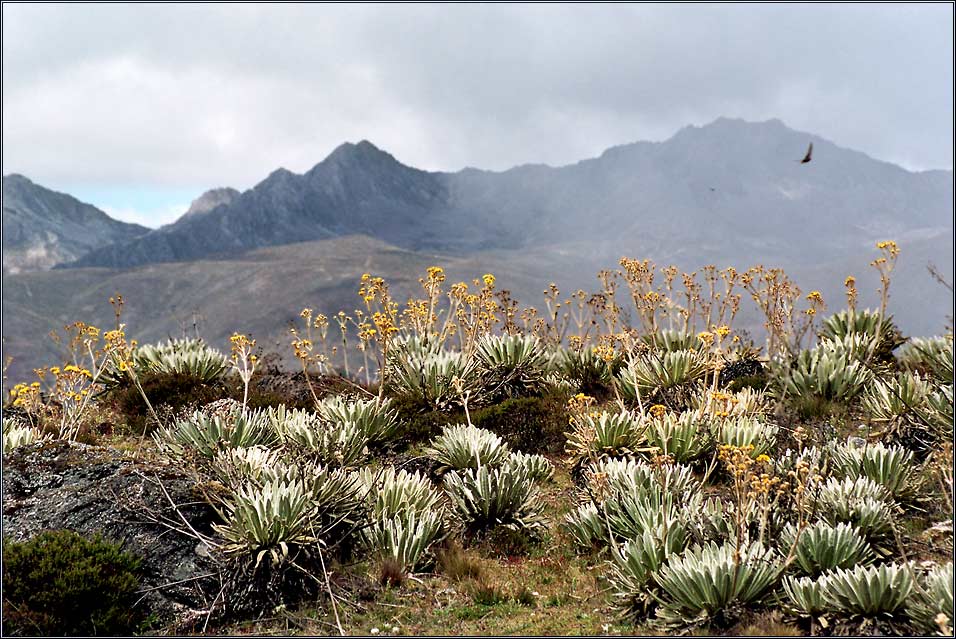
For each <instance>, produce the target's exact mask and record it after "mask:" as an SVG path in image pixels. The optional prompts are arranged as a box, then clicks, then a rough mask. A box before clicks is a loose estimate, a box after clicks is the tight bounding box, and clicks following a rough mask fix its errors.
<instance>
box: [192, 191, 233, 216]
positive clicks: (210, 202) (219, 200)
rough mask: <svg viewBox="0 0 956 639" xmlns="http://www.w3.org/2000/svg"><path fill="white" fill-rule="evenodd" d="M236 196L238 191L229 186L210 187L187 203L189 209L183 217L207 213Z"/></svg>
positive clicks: (229, 201) (228, 202)
mask: <svg viewBox="0 0 956 639" xmlns="http://www.w3.org/2000/svg"><path fill="white" fill-rule="evenodd" d="M237 197H239V191H237V190H236V189H233V188H230V187H225V188H219V189H210V190H208V191H206V192H205V193H203V194H202V195H200V196H199V197H197V198H196V199H195V200H193V202H192V204H190V205H189V209H188V210H187V211H186V212H185V213H183V218H186V217H195V216H197V215H201V214H202V213H208V212H209V211H211V210H213V209H215V208H218V207H220V206H223V205H224V204H230V203H232V201H233V200H235V199H236V198H237ZM180 219H182V218H180Z"/></svg>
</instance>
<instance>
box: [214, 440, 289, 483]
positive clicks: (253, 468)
mask: <svg viewBox="0 0 956 639" xmlns="http://www.w3.org/2000/svg"><path fill="white" fill-rule="evenodd" d="M282 463H283V462H282V461H281V458H280V454H279V451H276V450H271V449H269V448H267V447H265V446H250V447H248V448H246V447H242V446H240V447H237V448H226V449H224V450H220V451H219V452H218V453H216V456H215V457H214V458H213V461H212V464H211V467H212V471H213V474H214V475H215V476H216V477H217V478H218V479H219V481H221V482H222V483H223V484H224V485H226V486H228V487H230V488H231V489H233V490H237V489H238V488H239V487H240V486H242V485H244V484H245V483H247V482H250V481H252V482H256V483H261V482H262V480H263V477H265V476H266V475H267V473H269V471H270V470H274V469H275V468H276V467H277V466H280V465H281V464H282Z"/></svg>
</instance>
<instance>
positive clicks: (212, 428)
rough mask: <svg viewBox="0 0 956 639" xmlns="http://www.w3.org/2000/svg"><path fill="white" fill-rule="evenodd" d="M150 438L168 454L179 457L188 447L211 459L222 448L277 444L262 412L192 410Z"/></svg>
mask: <svg viewBox="0 0 956 639" xmlns="http://www.w3.org/2000/svg"><path fill="white" fill-rule="evenodd" d="M153 439H154V440H155V441H156V444H157V446H159V448H160V449H161V450H163V451H165V452H166V453H167V454H168V455H170V456H172V457H181V456H182V455H183V453H184V452H185V451H186V450H192V451H195V452H197V453H198V454H200V455H201V456H203V457H206V458H212V457H214V456H215V455H216V453H218V452H219V451H220V450H223V449H224V448H240V447H241V448H249V447H251V446H260V445H261V446H271V445H273V444H275V443H278V440H279V437H278V435H277V434H276V431H275V430H273V428H272V425H271V422H270V419H269V417H268V415H267V414H266V413H265V412H263V411H249V412H246V413H241V412H235V413H232V414H230V415H225V416H222V415H209V414H207V413H204V412H203V411H194V412H193V413H192V414H191V415H189V416H187V417H185V418H183V419H180V420H177V421H175V422H173V424H172V425H171V426H168V427H164V428H161V429H158V430H157V431H156V432H155V433H153Z"/></svg>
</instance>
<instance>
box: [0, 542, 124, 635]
mask: <svg viewBox="0 0 956 639" xmlns="http://www.w3.org/2000/svg"><path fill="white" fill-rule="evenodd" d="M139 569H140V560H139V559H138V558H136V557H133V556H131V555H129V554H127V553H123V552H121V551H120V549H119V547H118V546H116V545H114V544H112V543H109V542H107V541H104V540H103V539H102V538H100V537H95V538H93V539H85V538H83V537H81V536H80V535H78V534H76V533H74V532H71V531H67V530H54V531H47V532H44V533H41V534H40V535H38V536H37V537H34V538H33V539H31V540H30V541H28V542H25V543H18V542H12V541H10V540H9V539H5V540H4V542H3V631H4V633H5V634H19V635H41V636H43V635H46V636H57V635H59V636H88V635H106V636H110V635H131V634H132V633H133V632H134V631H135V630H136V629H137V627H138V625H139V623H140V620H141V618H142V614H141V612H140V610H138V609H137V608H136V607H135V603H136V602H137V600H138V599H139V594H138V592H137V590H138V588H139Z"/></svg>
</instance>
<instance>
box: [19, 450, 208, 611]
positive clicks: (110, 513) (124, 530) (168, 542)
mask: <svg viewBox="0 0 956 639" xmlns="http://www.w3.org/2000/svg"><path fill="white" fill-rule="evenodd" d="M3 462H4V463H3V487H2V494H3V535H4V538H5V539H13V540H15V541H26V540H27V539H30V538H32V537H34V536H36V535H37V534H39V533H40V532H42V531H44V530H56V529H67V530H73V531H75V532H77V533H79V534H82V535H85V536H92V535H94V534H96V533H100V534H102V535H103V537H104V538H106V539H109V540H110V541H113V542H114V543H119V544H121V546H122V548H123V550H124V551H127V552H131V553H133V554H135V555H137V556H139V557H141V558H142V562H143V563H142V570H143V572H142V576H141V587H142V589H143V596H142V599H141V600H140V602H139V603H138V604H137V605H140V606H143V608H144V614H145V616H147V617H148V618H151V619H153V620H155V622H156V623H157V624H159V625H162V626H163V627H165V628H172V629H183V628H184V627H188V626H189V625H190V624H191V623H192V622H198V623H202V622H203V621H204V620H205V618H206V611H207V610H208V609H209V607H210V605H211V604H212V603H213V601H214V600H215V598H216V595H217V594H218V592H219V588H218V587H217V585H218V583H219V573H220V565H219V563H218V562H217V561H216V559H215V558H214V556H213V555H212V554H211V553H210V552H209V551H208V550H207V549H206V548H205V546H204V545H203V543H200V542H199V541H198V539H197V538H195V537H193V536H190V535H188V534H184V533H181V532H178V531H176V530H172V529H171V528H170V527H169V526H166V525H163V524H161V523H158V521H156V519H164V520H165V521H167V522H168V523H169V524H170V525H171V526H175V527H180V528H186V526H185V525H184V524H183V522H182V520H181V519H180V518H179V516H178V515H177V514H176V513H175V511H174V508H173V507H172V505H171V504H170V499H171V500H172V501H173V502H175V503H176V504H178V505H180V508H179V510H180V512H181V513H182V514H183V515H184V516H185V518H186V519H187V520H188V521H189V522H190V525H192V526H193V527H194V528H195V529H196V530H197V531H198V532H200V533H202V534H209V533H210V532H211V528H210V524H211V523H212V522H214V521H216V515H215V512H214V511H213V510H212V509H211V508H210V507H209V506H208V505H206V504H205V503H204V502H202V501H201V500H200V499H198V498H197V496H196V495H195V494H194V492H193V481H192V480H191V479H190V478H188V477H186V476H184V475H182V474H181V473H179V472H176V471H172V470H170V469H169V468H167V467H162V466H152V467H150V466H146V465H143V464H139V463H137V462H135V461H134V460H133V459H131V458H130V457H127V456H125V455H124V453H122V452H120V451H117V450H112V449H108V448H101V447H96V446H88V445H84V444H77V443H69V442H38V443H35V444H31V445H28V446H22V447H20V448H18V449H16V450H14V451H12V452H11V453H10V454H9V455H5V456H4V458H3ZM159 481H162V487H160V484H159ZM164 488H165V491H166V492H168V495H169V497H168V498H167V496H166V494H165V493H164V490H163V489H164ZM150 513H152V514H150Z"/></svg>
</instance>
